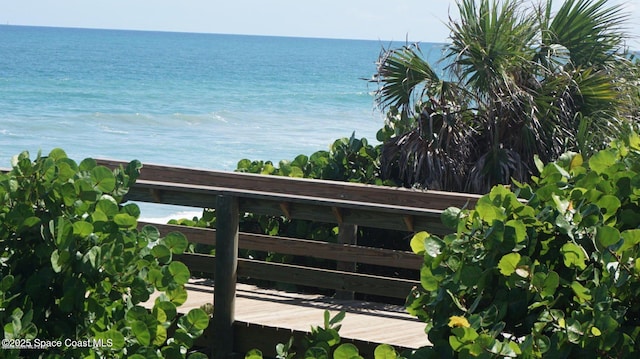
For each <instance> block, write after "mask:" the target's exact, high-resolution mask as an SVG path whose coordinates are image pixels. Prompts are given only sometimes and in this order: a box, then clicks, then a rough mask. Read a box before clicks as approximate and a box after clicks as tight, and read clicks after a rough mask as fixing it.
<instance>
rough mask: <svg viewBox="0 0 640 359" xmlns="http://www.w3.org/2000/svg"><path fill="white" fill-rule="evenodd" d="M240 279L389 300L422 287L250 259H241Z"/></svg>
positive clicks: (402, 296)
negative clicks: (362, 294) (352, 292)
mask: <svg viewBox="0 0 640 359" xmlns="http://www.w3.org/2000/svg"><path fill="white" fill-rule="evenodd" d="M238 276H240V277H249V278H253V279H266V280H272V281H275V282H283V283H290V284H297V285H307V286H313V287H318V288H326V289H334V290H343V291H354V292H358V293H365V294H373V295H379V296H384V297H390V298H405V297H406V296H407V294H408V293H409V292H410V291H411V288H413V287H414V286H419V285H420V282H419V281H417V280H409V279H400V278H390V277H382V276H375V275H370V274H360V273H347V272H340V271H336V270H328V269H317V268H310V267H303V266H298V265H292V264H282V263H272V262H262V261H257V260H251V259H239V260H238Z"/></svg>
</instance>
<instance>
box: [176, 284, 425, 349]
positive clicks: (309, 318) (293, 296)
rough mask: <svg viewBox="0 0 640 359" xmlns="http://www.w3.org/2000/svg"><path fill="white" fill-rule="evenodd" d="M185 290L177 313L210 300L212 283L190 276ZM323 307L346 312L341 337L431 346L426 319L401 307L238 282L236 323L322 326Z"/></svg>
mask: <svg viewBox="0 0 640 359" xmlns="http://www.w3.org/2000/svg"><path fill="white" fill-rule="evenodd" d="M187 290H188V295H189V296H188V300H187V302H186V303H185V304H183V305H182V306H181V307H180V311H181V312H188V311H189V310H190V309H191V308H199V307H201V306H202V305H204V304H205V303H212V301H213V293H214V287H213V285H211V281H210V280H202V279H192V280H191V281H190V282H189V283H188V284H187ZM325 310H329V311H330V312H331V315H332V316H333V315H335V314H336V313H338V312H340V311H345V312H346V313H347V315H346V317H345V319H344V320H343V322H342V328H341V329H340V336H341V337H342V338H343V339H354V340H357V341H363V342H372V343H385V344H390V345H393V346H394V347H396V348H400V347H402V348H419V347H421V346H425V345H428V344H429V343H428V341H427V336H426V334H425V333H424V328H425V323H423V322H420V321H418V320H417V319H416V318H414V317H412V316H410V315H409V314H407V313H406V312H405V311H404V308H403V307H402V306H397V305H388V304H380V303H371V302H362V301H357V300H337V299H333V298H328V297H324V296H321V295H311V294H300V293H290V292H283V291H276V290H269V289H263V288H258V287H256V286H253V285H248V284H238V287H237V291H236V312H235V318H236V321H237V322H242V323H252V324H255V325H260V326H265V327H274V328H275V327H277V328H281V329H285V330H294V331H302V332H308V331H309V329H310V327H311V326H315V325H322V322H323V316H324V311H325ZM249 339H251V338H249ZM272 344H273V346H275V344H277V343H272Z"/></svg>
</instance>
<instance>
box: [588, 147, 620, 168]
mask: <svg viewBox="0 0 640 359" xmlns="http://www.w3.org/2000/svg"><path fill="white" fill-rule="evenodd" d="M615 162H616V155H615V153H614V152H612V151H611V150H602V151H599V152H597V153H596V154H594V155H593V156H591V158H590V159H589V167H590V168H591V169H592V170H593V171H595V172H596V173H598V174H600V173H602V172H604V171H605V170H606V169H607V168H609V167H610V166H612V165H613V164H614V163H615Z"/></svg>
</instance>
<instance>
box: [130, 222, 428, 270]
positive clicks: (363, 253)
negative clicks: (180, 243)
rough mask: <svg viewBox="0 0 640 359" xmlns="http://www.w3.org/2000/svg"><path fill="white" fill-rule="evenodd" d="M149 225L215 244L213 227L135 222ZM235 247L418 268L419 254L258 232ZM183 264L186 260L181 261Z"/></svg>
mask: <svg viewBox="0 0 640 359" xmlns="http://www.w3.org/2000/svg"><path fill="white" fill-rule="evenodd" d="M146 224H150V225H153V226H155V227H157V228H158V229H159V230H160V233H162V234H165V233H168V232H172V231H178V232H182V234H184V235H185V236H186V237H187V238H188V239H189V241H190V242H192V243H201V244H207V245H212V246H215V244H216V230H215V229H209V228H196V227H186V226H176V225H168V224H153V223H144V222H141V223H140V224H139V225H140V226H144V225H146ZM238 236H239V244H238V246H239V248H241V249H249V250H255V251H264V252H276V253H280V254H291V255H300V256H308V257H313V258H318V259H328V260H335V261H342V262H356V263H362V264H372V265H378V266H385V267H393V268H404V269H416V270H417V269H420V266H421V265H422V262H423V258H422V256H419V255H416V254H414V253H412V252H406V251H399V250H393V249H384V248H371V247H363V246H357V245H349V244H339V243H327V242H320V241H314V240H308V239H297V238H285V237H278V236H268V235H262V234H252V233H244V232H240V233H239V235H238ZM185 264H186V263H185Z"/></svg>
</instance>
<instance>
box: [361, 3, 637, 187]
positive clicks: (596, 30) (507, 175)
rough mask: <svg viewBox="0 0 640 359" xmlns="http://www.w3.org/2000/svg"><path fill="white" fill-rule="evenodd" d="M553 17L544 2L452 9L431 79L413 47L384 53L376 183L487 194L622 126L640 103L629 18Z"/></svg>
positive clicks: (564, 12) (599, 7)
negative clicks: (379, 178) (381, 178)
mask: <svg viewBox="0 0 640 359" xmlns="http://www.w3.org/2000/svg"><path fill="white" fill-rule="evenodd" d="M551 8H552V2H551V0H548V1H547V2H546V3H544V4H540V5H538V6H537V7H527V6H525V5H524V3H523V2H522V1H520V0H504V1H502V2H499V1H496V0H479V1H474V0H460V1H459V3H458V9H459V13H460V19H459V20H453V19H450V22H449V29H450V43H449V44H447V45H446V46H445V50H444V52H443V57H442V63H443V64H444V70H443V71H442V72H443V73H442V74H441V75H439V74H438V72H437V71H436V70H434V67H433V66H432V65H431V64H429V63H428V62H427V61H426V60H424V57H423V56H422V53H421V51H420V48H419V46H418V45H417V44H414V45H406V46H403V47H402V48H399V49H390V50H385V51H383V52H382V54H381V56H380V58H379V61H378V71H377V73H376V74H375V75H374V78H373V80H372V81H374V82H376V83H377V84H378V89H377V91H376V97H375V101H376V103H377V104H378V105H379V107H380V108H382V109H383V110H384V111H387V114H388V121H387V127H386V129H387V136H386V137H385V136H382V137H380V138H379V139H381V140H382V141H383V152H382V158H381V163H382V167H383V172H384V173H385V175H386V176H389V177H393V178H395V179H396V180H399V181H400V182H401V183H403V184H404V185H407V186H412V185H418V186H422V187H426V188H431V189H445V190H457V191H462V190H464V191H472V192H486V191H488V190H489V189H490V187H491V186H493V185H495V184H497V183H510V182H511V180H512V179H516V180H518V181H526V180H528V179H529V178H530V176H531V175H533V174H534V171H535V164H534V156H538V157H539V158H540V159H541V160H542V161H543V162H546V161H551V160H553V159H556V158H557V157H558V156H560V155H561V154H562V153H564V152H566V151H567V150H574V151H578V150H580V151H583V152H590V151H594V150H596V149H599V148H601V147H602V146H603V145H604V144H606V143H607V142H609V140H610V139H612V138H613V137H615V136H616V135H618V132H619V131H622V130H623V129H624V128H625V126H626V125H628V124H629V122H630V118H631V117H632V115H631V113H632V111H633V108H634V106H637V100H634V102H633V106H629V104H630V103H632V101H631V100H630V99H633V98H635V99H637V98H638V94H637V90H635V93H634V92H633V91H634V88H633V86H632V85H631V82H630V80H631V79H636V78H637V71H636V70H637V66H631V63H630V62H629V59H628V56H627V51H626V49H625V47H624V42H623V40H624V38H625V36H624V32H623V25H624V22H625V21H626V20H627V15H625V14H622V13H621V9H620V7H619V6H610V7H608V6H606V0H567V1H565V2H564V3H563V4H562V5H561V7H560V8H559V9H558V11H557V12H556V13H555V14H552V13H551ZM634 83H635V82H634ZM635 108H636V109H637V107H635ZM587 128H588V129H591V130H589V131H587ZM593 129H597V130H596V131H594V130H593Z"/></svg>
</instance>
